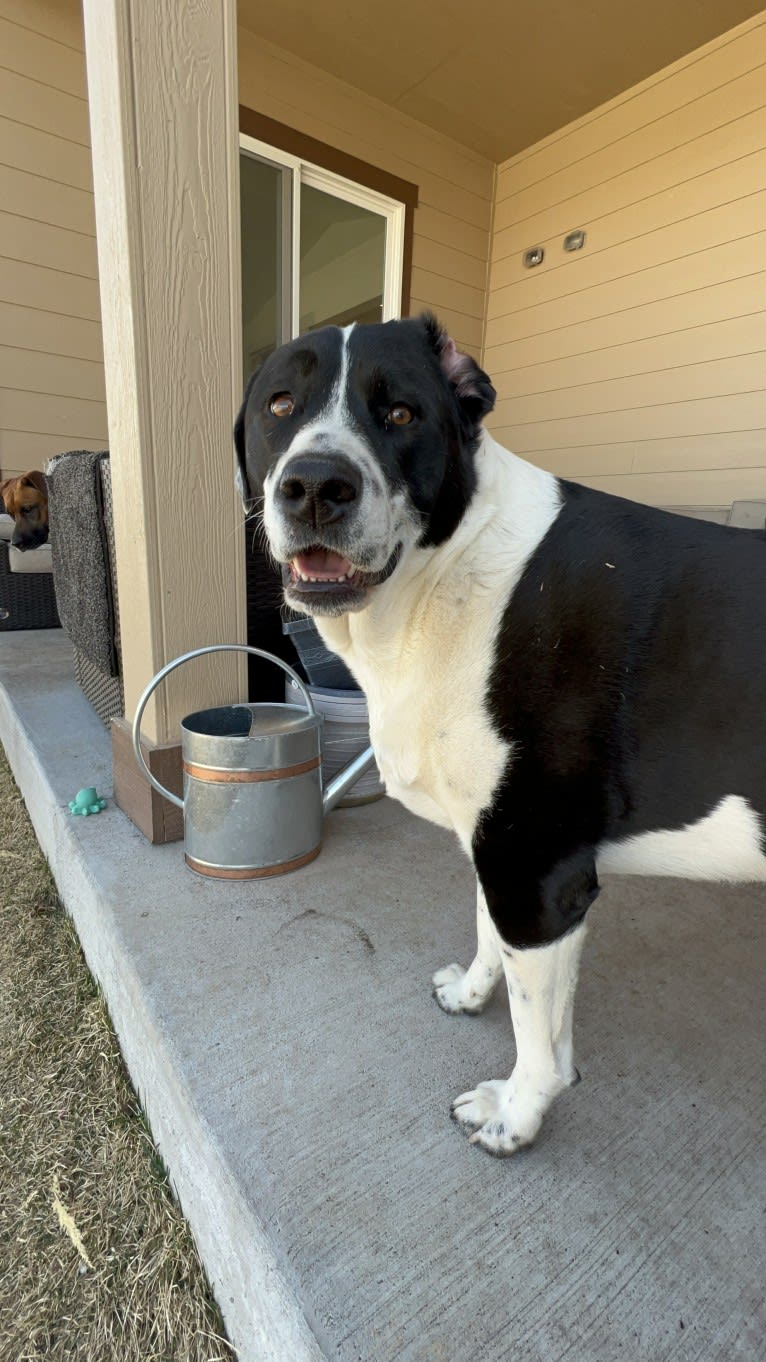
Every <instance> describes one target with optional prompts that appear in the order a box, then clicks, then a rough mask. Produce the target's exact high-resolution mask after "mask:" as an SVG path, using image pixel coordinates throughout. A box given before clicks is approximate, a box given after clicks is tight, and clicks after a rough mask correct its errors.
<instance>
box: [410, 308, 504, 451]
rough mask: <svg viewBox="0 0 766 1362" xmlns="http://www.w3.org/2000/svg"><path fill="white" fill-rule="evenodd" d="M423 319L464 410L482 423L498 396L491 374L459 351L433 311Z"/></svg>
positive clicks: (443, 368)
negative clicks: (490, 378) (486, 372)
mask: <svg viewBox="0 0 766 1362" xmlns="http://www.w3.org/2000/svg"><path fill="white" fill-rule="evenodd" d="M421 321H422V322H423V325H424V326H425V329H426V333H427V335H428V338H429V340H430V342H431V344H432V346H433V348H434V350H435V352H436V355H437V357H438V360H439V363H440V365H441V367H442V370H443V372H444V373H445V374H446V376H447V379H448V380H449V383H450V386H451V388H452V390H453V392H454V393H455V396H456V398H457V400H458V402H459V403H460V406H461V408H462V410H463V411H464V413H465V414H466V416H467V417H468V419H469V420H470V421H471V422H472V423H473V424H474V425H479V424H480V422H481V421H482V420H483V419H484V417H485V416H486V415H487V412H490V411H492V408H493V407H494V405H495V398H496V396H497V393H496V392H495V389H494V388H493V386H492V384H491V382H490V380H489V377H488V375H487V374H485V372H484V370H483V369H480V368H479V366H478V364H477V363H476V360H475V359H472V358H471V356H470V355H464V354H463V353H462V351H461V350H458V348H457V346H456V344H455V342H454V341H453V340H452V338H451V336H448V335H447V332H446V331H445V330H444V328H443V327H442V326H440V324H439V322H438V321H437V319H436V317H435V316H434V314H433V313H432V312H424V313H423V315H422V317H421Z"/></svg>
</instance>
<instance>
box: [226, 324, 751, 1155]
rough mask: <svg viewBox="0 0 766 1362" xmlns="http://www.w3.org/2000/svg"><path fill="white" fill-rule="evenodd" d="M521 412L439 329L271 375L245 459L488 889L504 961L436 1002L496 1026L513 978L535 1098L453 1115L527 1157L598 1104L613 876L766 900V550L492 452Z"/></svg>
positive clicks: (275, 368)
mask: <svg viewBox="0 0 766 1362" xmlns="http://www.w3.org/2000/svg"><path fill="white" fill-rule="evenodd" d="M494 397H495V393H494V389H493V387H492V384H491V383H490V381H489V379H488V377H487V375H486V374H485V373H483V372H482V371H481V369H479V367H478V366H477V364H476V363H475V362H474V361H473V360H472V359H470V358H469V357H467V356H465V355H462V354H460V353H459V352H458V351H457V349H456V348H455V345H454V343H453V342H452V341H451V340H450V339H449V338H448V337H447V336H446V335H445V334H444V332H443V331H442V330H441V329H440V327H439V325H438V324H437V322H436V321H435V319H434V318H432V317H430V316H426V317H422V318H420V319H418V320H409V321H403V322H389V323H387V324H385V325H379V326H359V327H353V326H352V327H348V328H346V329H344V330H340V329H338V328H335V327H328V328H326V329H324V330H321V331H316V332H314V333H312V334H310V335H307V336H304V337H302V338H300V339H298V340H296V341H293V342H291V343H290V344H288V345H285V346H283V347H282V348H281V349H279V350H277V351H276V352H275V353H274V354H273V355H271V356H270V358H269V359H267V360H266V361H265V363H264V364H263V366H262V367H261V369H260V370H259V371H258V372H257V373H256V374H255V375H254V376H253V378H252V379H251V380H250V383H249V386H248V389H247V393H246V396H245V402H244V405H243V407H242V410H241V412H240V414H239V417H238V419H237V425H236V430H235V442H236V448H237V453H238V458H239V467H240V477H241V485H242V491H243V496H244V498H245V501H246V505H248V506H249V508H250V509H252V508H253V506H254V505H255V504H256V502H257V500H258V499H259V498H260V497H261V496H262V497H263V504H262V515H263V523H264V526H265V530H266V535H267V538H268V542H269V546H270V549H271V552H272V554H273V556H274V558H275V559H276V560H277V561H278V562H279V563H281V564H283V565H284V566H283V575H284V583H285V586H284V591H285V599H286V601H287V602H288V604H289V605H290V606H292V607H293V608H294V609H296V610H299V611H303V612H304V613H306V614H309V615H313V616H314V617H315V618H316V620H317V624H318V628H319V631H320V633H321V635H322V637H323V639H324V640H325V642H326V644H327V645H328V647H329V648H331V649H332V650H333V651H335V652H336V653H339V654H340V656H341V657H342V658H343V659H344V661H345V662H346V663H347V665H348V667H349V668H350V670H351V671H352V673H353V674H354V675H355V677H356V678H357V679H358V681H359V684H360V686H361V687H362V688H363V690H364V691H365V693H366V695H367V699H368V703H369V712H370V731H371V738H372V743H373V746H374V748H375V753H376V756H377V759H378V764H379V767H380V770H381V773H382V775H383V777H384V779H385V782H386V787H387V790H388V793H389V794H390V795H393V796H395V797H396V798H397V799H400V800H401V801H402V803H403V804H405V805H406V806H407V808H409V809H411V810H413V811H414V812H415V813H418V814H422V815H423V817H425V818H428V819H431V820H433V821H434V822H436V823H440V824H442V825H444V826H446V827H449V828H453V829H454V831H455V832H456V833H457V836H458V838H459V839H460V842H461V844H462V846H463V848H464V849H465V851H466V852H467V853H468V855H469V856H470V857H471V859H472V861H473V865H474V867H475V870H476V876H477V881H478V893H477V926H478V947H477V952H476V958H475V959H474V960H473V962H472V964H471V965H470V966H469V968H468V969H467V970H464V969H461V968H460V966H458V965H449V966H447V968H446V969H442V970H440V971H439V972H438V973H437V974H435V975H434V980H433V983H434V988H435V993H436V997H437V999H438V1001H439V1003H440V1004H441V1006H442V1007H443V1008H444V1009H445V1010H446V1011H447V1012H479V1011H480V1010H481V1009H482V1007H483V1006H484V1005H485V1003H486V1002H487V1000H488V998H489V996H490V994H491V993H492V991H493V989H494V988H495V985H496V984H497V983H498V981H499V979H500V977H501V975H503V974H505V978H506V981H507V985H508V994H509V997H510V1007H511V1016H512V1018H513V1028H514V1032H515V1038H516V1049H517V1060H516V1065H515V1067H514V1070H513V1073H512V1074H511V1076H510V1078H508V1079H505V1080H500V1079H497V1080H490V1081H489V1082H484V1083H480V1084H479V1085H478V1086H477V1087H476V1088H475V1089H474V1090H473V1091H472V1092H467V1093H464V1094H463V1095H462V1096H460V1097H458V1098H457V1100H456V1101H455V1103H454V1104H453V1112H454V1115H455V1117H456V1118H457V1120H458V1121H460V1122H461V1123H462V1124H463V1125H464V1126H465V1127H466V1128H468V1129H470V1130H472V1131H473V1134H472V1136H471V1138H472V1140H473V1141H474V1142H477V1143H479V1144H480V1145H482V1146H483V1148H484V1149H486V1150H488V1151H489V1152H490V1153H493V1154H511V1153H513V1152H514V1151H515V1150H516V1149H518V1148H519V1147H520V1146H522V1145H526V1144H529V1142H530V1141H531V1140H533V1139H534V1137H535V1135H536V1133H537V1131H538V1129H539V1127H540V1123H541V1121H542V1118H543V1115H544V1113H545V1111H546V1109H547V1108H548V1107H549V1105H550V1104H551V1102H552V1100H553V1098H554V1097H555V1096H556V1095H557V1093H559V1092H561V1091H562V1089H563V1088H564V1087H565V1086H566V1085H567V1084H570V1083H573V1082H575V1081H576V1079H577V1070H576V1069H575V1066H574V1063H573V1058H572V1007H573V1000H574V992H575V983H576V978H577V968H578V962H579V957H580V953H581V950H582V945H583V938H584V935H585V919H586V914H587V911H588V908H589V907H590V905H591V904H592V903H593V900H594V899H595V897H596V895H597V893H598V888H599V885H598V875H599V872H601V871H623V872H628V873H643V874H657V875H681V876H687V877H694V878H699V879H718V880H764V879H766V844H765V842H764V829H765V827H766V536H765V535H764V534H763V533H761V532H760V531H748V530H733V529H726V528H721V527H720V526H716V525H710V524H707V523H701V522H699V521H694V520H691V519H685V518H684V517H682V516H676V515H671V514H668V513H664V512H661V511H656V510H652V509H649V508H648V507H644V506H639V505H635V504H633V503H631V502H628V501H623V500H620V499H619V498H616V497H612V496H607V495H604V494H602V493H600V492H596V491H591V490H589V489H587V488H584V487H580V486H577V485H576V484H574V483H569V482H564V481H561V480H560V479H558V478H556V477H554V476H552V474H550V473H546V472H544V471H542V470H541V469H539V468H536V467H533V466H532V465H530V464H528V463H525V462H523V461H522V460H521V459H518V458H516V457H514V455H513V454H510V453H509V452H508V451H507V450H505V449H503V448H502V447H501V446H500V445H498V444H497V443H496V442H495V440H493V439H492V437H491V436H490V435H489V434H488V433H487V432H486V431H484V430H483V429H482V418H483V417H484V416H485V414H486V413H487V412H488V411H490V410H491V409H492V406H493V403H494Z"/></svg>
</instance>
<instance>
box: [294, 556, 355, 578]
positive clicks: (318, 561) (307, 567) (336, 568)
mask: <svg viewBox="0 0 766 1362" xmlns="http://www.w3.org/2000/svg"><path fill="white" fill-rule="evenodd" d="M293 563H294V565H295V567H296V568H297V570H298V572H300V573H302V574H303V576H304V577H318V578H319V579H320V581H332V580H333V579H334V578H336V577H344V576H346V575H347V574H349V573H350V572H351V564H350V563H349V561H348V559H347V558H341V555H340V554H339V553H333V552H332V550H331V549H314V550H313V552H312V553H299V554H298V555H297V557H296V558H294V559H293Z"/></svg>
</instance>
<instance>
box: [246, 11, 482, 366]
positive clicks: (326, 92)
mask: <svg viewBox="0 0 766 1362" xmlns="http://www.w3.org/2000/svg"><path fill="white" fill-rule="evenodd" d="M239 92H240V101H241V103H242V104H245V105H247V106H248V107H249V108H251V109H255V110H256V111H257V112H259V113H262V114H266V115H267V116H268V117H269V118H274V119H277V120H278V121H279V122H280V123H286V124H287V125H288V126H289V127H292V128H297V129H298V130H299V131H300V132H303V133H305V134H307V135H308V136H310V137H315V138H318V139H319V140H320V141H322V142H326V143H328V144H329V145H330V146H332V147H335V148H337V149H338V150H340V151H343V152H346V153H347V154H349V155H352V156H357V157H359V158H360V160H363V161H367V162H368V163H369V164H371V165H374V166H377V167H378V168H379V169H381V170H385V171H387V172H388V173H389V174H391V175H398V176H399V177H400V178H401V179H404V180H409V181H411V182H412V183H414V184H417V185H418V186H419V189H420V196H419V198H420V201H419V206H418V208H417V209H416V211H415V224H414V242H413V271H412V296H411V302H410V311H411V313H416V312H418V311H419V310H420V309H422V308H424V307H429V308H433V309H434V310H435V311H436V312H437V313H438V315H439V317H440V318H441V320H442V321H443V322H444V323H445V325H446V326H448V327H449V329H450V331H451V333H452V335H453V336H454V338H455V340H456V341H457V342H458V343H459V344H461V345H462V346H463V347H464V348H465V349H467V350H469V351H471V352H472V353H473V354H474V355H476V356H478V355H480V353H481V345H482V338H483V330H484V304H485V294H486V283H487V264H488V258H489V241H490V227H491V216H492V194H493V183H494V174H495V167H494V165H493V164H492V162H491V161H489V160H486V159H484V158H483V157H481V156H479V155H478V154H477V153H476V152H473V151H469V150H468V149H467V148H465V147H462V146H460V145H459V144H458V143H457V142H453V141H451V140H450V139H449V138H448V137H444V136H443V135H442V134H441V133H437V132H432V131H431V129H429V128H427V127H426V126H425V125H424V124H422V123H418V122H417V121H416V120H415V119H413V118H410V117H408V116H407V115H405V114H400V113H397V112H395V111H394V110H392V109H390V108H388V107H387V106H386V105H385V104H383V103H381V101H380V100H377V99H374V98H373V97H371V96H368V95H365V94H363V93H361V92H360V91H359V90H356V89H354V87H353V86H351V85H347V84H345V83H344V82H343V81H340V80H338V79H337V78H336V77H335V76H330V75H327V74H326V73H325V72H323V71H320V70H319V69H318V68H316V67H314V66H310V65H308V64H307V63H305V62H302V61H300V60H299V59H298V58H296V57H293V56H291V55H289V54H288V53H286V52H283V51H282V50H281V49H279V48H276V47H273V46H272V45H271V44H269V43H265V42H263V41H262V40H261V39H260V38H256V37H255V36H254V35H253V34H252V33H250V32H248V30H247V29H245V28H240V30H239Z"/></svg>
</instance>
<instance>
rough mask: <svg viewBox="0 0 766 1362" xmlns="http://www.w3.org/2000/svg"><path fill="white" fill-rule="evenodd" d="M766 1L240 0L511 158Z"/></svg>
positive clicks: (424, 114)
mask: <svg viewBox="0 0 766 1362" xmlns="http://www.w3.org/2000/svg"><path fill="white" fill-rule="evenodd" d="M763 4H764V0H674V3H672V4H669V3H668V0H642V4H641V5H636V3H635V0H588V3H587V5H584V4H580V3H577V0H569V3H566V0H539V3H538V5H537V8H536V9H535V8H532V7H530V6H529V5H522V4H520V3H518V0H478V2H477V3H475V4H473V5H469V4H466V0H438V4H437V3H436V0H387V2H386V5H385V7H382V8H381V7H380V6H377V5H369V4H364V3H363V4H359V0H325V3H324V4H323V5H319V6H318V5H317V4H316V2H315V0H279V4H276V5H275V4H274V2H273V0H238V15H239V22H240V23H241V24H243V25H244V27H246V28H248V29H249V30H250V31H251V32H253V33H255V34H257V35H258V36H259V37H261V38H264V39H266V40H268V41H269V42H272V43H274V44H275V45H276V46H278V47H281V48H284V49H286V50H287V51H288V52H291V53H293V54H294V55H295V56H296V57H300V58H302V59H303V60H304V61H307V62H311V63H312V64H313V65H314V66H318V67H320V68H322V69H323V70H325V71H328V72H330V73H331V74H332V75H334V76H337V77H338V78H339V79H341V80H345V81H348V82H349V83H350V84H352V85H355V86H356V87H357V88H358V89H360V90H363V91H364V92H365V93H366V94H370V95H375V96H376V97H377V98H378V99H381V100H383V101H384V102H385V103H386V104H389V105H391V107H392V108H395V109H399V110H401V111H402V112H403V113H407V114H410V115H412V117H413V118H417V119H419V120H420V121H421V122H423V123H426V124H427V125H429V126H430V127H432V128H435V129H437V130H438V131H439V132H442V133H445V134H446V135H447V136H449V137H453V138H455V139H456V140H457V141H458V142H462V143H464V144H465V145H466V146H469V147H472V148H473V149H474V150H475V151H478V152H480V153H481V154H482V155H484V156H487V157H489V158H490V159H492V160H496V161H503V160H505V159H506V158H507V157H509V156H512V155H514V153H515V152H518V151H521V150H523V148H524V147H527V146H530V145H531V144H532V143H533V142H536V141H538V140H539V139H540V138H541V137H545V136H546V135H547V134H548V133H551V132H554V131H555V129H556V128H559V127H562V126H563V125H564V124H565V123H568V122H570V121H571V120H572V119H574V118H579V117H580V116H581V115H582V114H585V113H587V112H588V111H589V110H590V109H594V108H596V107H597V105H599V104H602V103H603V102H604V101H605V100H608V99H611V98H613V96H615V95H617V94H619V93H620V91H621V90H625V89H628V88H629V87H630V86H631V85H635V84H636V83H637V82H639V81H641V80H644V79H645V78H646V77H647V76H650V75H652V74H653V73H654V72H655V71H659V70H660V69H661V68H662V67H664V66H667V65H669V64H670V63H671V62H673V61H676V60H677V59H678V58H679V57H682V56H684V55H685V54H686V53H687V52H691V51H693V50H694V49H695V48H696V47H699V46H701V45H702V44H703V43H706V42H709V41H710V40H711V39H713V38H716V37H718V36H719V35H720V34H721V33H725V32H726V30H727V29H730V28H733V27H734V26H735V25H736V24H739V23H742V22H743V20H745V19H747V18H749V17H750V16H751V15H753V14H757V13H758V12H759V11H760V10H761V9H762V8H763Z"/></svg>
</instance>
